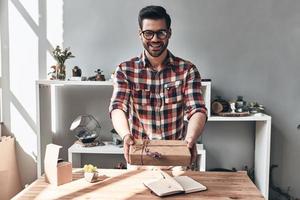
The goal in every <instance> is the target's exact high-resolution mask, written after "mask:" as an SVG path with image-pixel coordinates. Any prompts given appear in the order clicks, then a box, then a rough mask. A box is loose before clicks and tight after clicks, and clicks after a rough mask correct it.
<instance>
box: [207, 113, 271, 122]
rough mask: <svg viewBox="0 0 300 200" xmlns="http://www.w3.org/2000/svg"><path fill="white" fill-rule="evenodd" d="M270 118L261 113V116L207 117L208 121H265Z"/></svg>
mask: <svg viewBox="0 0 300 200" xmlns="http://www.w3.org/2000/svg"><path fill="white" fill-rule="evenodd" d="M269 119H271V117H270V116H269V115H265V114H263V115H261V116H254V115H253V116H252V115H251V116H245V117H220V116H211V117H208V121H232V122H235V121H267V120H269Z"/></svg>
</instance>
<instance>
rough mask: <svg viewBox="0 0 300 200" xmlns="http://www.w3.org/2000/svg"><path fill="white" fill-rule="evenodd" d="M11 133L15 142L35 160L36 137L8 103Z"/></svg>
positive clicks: (14, 108)
mask: <svg viewBox="0 0 300 200" xmlns="http://www.w3.org/2000/svg"><path fill="white" fill-rule="evenodd" d="M10 115H11V118H12V119H13V120H11V132H12V133H13V134H15V137H16V140H17V142H18V143H19V144H20V146H21V147H22V149H23V151H25V152H26V153H27V154H28V155H30V156H31V157H32V158H33V159H34V160H36V155H37V148H36V147H37V136H36V134H35V132H34V130H32V129H31V128H30V126H28V124H27V122H26V121H25V120H24V118H23V116H22V115H21V114H20V113H19V112H18V110H17V109H16V107H15V106H14V105H13V104H12V103H10Z"/></svg>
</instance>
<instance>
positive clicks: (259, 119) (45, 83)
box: [36, 80, 271, 199]
mask: <svg viewBox="0 0 300 200" xmlns="http://www.w3.org/2000/svg"><path fill="white" fill-rule="evenodd" d="M72 85H78V86H80V85H82V86H112V82H110V81H103V82H101V81H50V80H40V81H37V82H36V88H37V127H38V128H37V134H38V156H37V157H38V167H37V170H38V176H40V175H41V174H42V172H43V160H42V158H44V154H45V147H46V145H47V144H48V143H51V142H52V136H51V135H49V134H45V133H44V132H43V127H42V126H43V125H44V124H45V122H42V121H40V112H41V110H44V109H45V108H44V106H45V105H41V104H40V103H41V102H40V99H39V98H40V92H41V89H42V88H43V87H49V86H51V87H56V86H60V87H61V86H72ZM202 92H203V97H204V100H205V102H206V106H207V109H208V113H209V114H208V121H214V122H217V121H220V122H237V123H238V122H247V121H249V122H255V123H256V129H255V158H254V170H255V184H256V185H257V187H258V188H259V190H260V191H261V192H262V194H263V196H264V197H265V198H266V199H268V193H269V168H270V143H271V117H270V116H268V115H262V116H247V117H216V116H210V104H211V82H202ZM44 104H45V103H44ZM85 151H89V150H87V149H86V150H85ZM95 152H97V153H99V152H100V153H101V152H105V153H106V154H121V153H122V152H121V151H120V149H118V150H116V149H113V148H110V147H103V148H102V149H101V150H96V151H95ZM68 153H69V156H70V157H69V159H71V160H72V161H73V162H75V163H76V162H77V163H78V160H80V157H79V156H78V155H77V156H76V155H75V154H81V153H84V150H82V149H78V148H76V147H75V146H74V145H73V146H71V147H70V149H69V152H68ZM87 153H89V152H87ZM74 155H75V158H74ZM204 155H205V154H204ZM203 159H204V160H205V156H202V157H201V160H203ZM199 165H201V164H200V163H199Z"/></svg>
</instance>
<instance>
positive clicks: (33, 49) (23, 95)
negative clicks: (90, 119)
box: [8, 2, 39, 122]
mask: <svg viewBox="0 0 300 200" xmlns="http://www.w3.org/2000/svg"><path fill="white" fill-rule="evenodd" d="M8 8H9V10H8V11H9V33H10V37H9V47H10V48H9V62H10V90H11V92H12V93H13V95H14V97H15V98H16V101H17V102H18V103H19V104H20V105H21V106H22V108H24V110H25V111H26V114H27V116H29V117H30V118H31V120H32V121H34V122H36V97H35V80H37V79H38V55H39V54H38V37H37V36H36V35H35V33H34V32H33V31H32V29H31V28H30V26H29V25H28V24H27V23H26V21H25V20H24V18H23V17H22V16H21V15H20V13H19V11H18V10H17V9H16V8H15V7H14V5H13V4H12V3H11V2H9V7H8ZM11 119H13V117H12V118H11ZM26 120H29V119H26Z"/></svg>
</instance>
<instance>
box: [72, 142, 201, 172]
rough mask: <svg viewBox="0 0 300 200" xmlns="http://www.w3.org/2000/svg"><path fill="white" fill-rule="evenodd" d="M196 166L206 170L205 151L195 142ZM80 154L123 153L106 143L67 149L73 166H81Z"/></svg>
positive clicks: (75, 145)
mask: <svg viewBox="0 0 300 200" xmlns="http://www.w3.org/2000/svg"><path fill="white" fill-rule="evenodd" d="M197 153H198V154H197V168H198V170H199V171H205V170H206V152H205V150H204V149H203V145H202V144H197ZM82 154H103V155H123V148H120V147H117V146H115V145H111V144H109V143H106V145H104V146H96V147H88V148H86V147H82V146H81V145H79V144H73V145H72V146H71V147H70V148H69V149H68V160H69V161H70V162H72V166H73V167H81V155H82Z"/></svg>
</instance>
